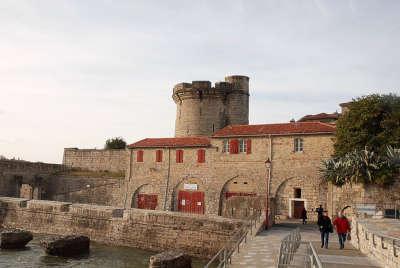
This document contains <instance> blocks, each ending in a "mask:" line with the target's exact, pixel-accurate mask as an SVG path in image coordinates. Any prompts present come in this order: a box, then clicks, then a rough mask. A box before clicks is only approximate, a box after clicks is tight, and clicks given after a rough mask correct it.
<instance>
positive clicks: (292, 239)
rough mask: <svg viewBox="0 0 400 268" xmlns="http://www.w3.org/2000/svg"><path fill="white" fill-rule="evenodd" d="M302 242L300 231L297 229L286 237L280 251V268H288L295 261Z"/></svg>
mask: <svg viewBox="0 0 400 268" xmlns="http://www.w3.org/2000/svg"><path fill="white" fill-rule="evenodd" d="M300 242H301V235H300V229H299V228H296V229H294V230H293V231H291V232H290V233H289V234H288V235H287V236H285V237H284V238H283V239H282V241H281V247H280V249H279V257H278V268H280V267H287V266H288V265H290V263H291V262H292V260H293V257H294V254H295V252H296V250H297V249H298V248H299V246H300Z"/></svg>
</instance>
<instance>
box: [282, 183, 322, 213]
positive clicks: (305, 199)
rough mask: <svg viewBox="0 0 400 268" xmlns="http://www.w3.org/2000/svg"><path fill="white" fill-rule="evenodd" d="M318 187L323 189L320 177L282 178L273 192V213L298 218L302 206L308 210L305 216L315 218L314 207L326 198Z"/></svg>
mask: <svg viewBox="0 0 400 268" xmlns="http://www.w3.org/2000/svg"><path fill="white" fill-rule="evenodd" d="M320 187H323V189H325V185H324V184H321V181H320V178H315V177H314V178H313V177H304V176H296V177H289V178H286V179H284V180H283V181H282V182H281V183H280V184H279V186H278V187H277V189H276V192H275V215H278V216H279V217H283V218H286V217H291V218H299V216H300V215H299V214H300V213H301V209H302V207H304V208H305V209H307V212H308V213H307V217H308V218H309V219H312V220H314V219H316V213H314V211H315V208H316V207H317V206H318V205H319V204H320V202H323V201H325V200H326V197H324V196H323V193H322V192H323V190H321V189H320ZM321 199H322V200H321Z"/></svg>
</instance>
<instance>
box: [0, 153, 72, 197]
mask: <svg viewBox="0 0 400 268" xmlns="http://www.w3.org/2000/svg"><path fill="white" fill-rule="evenodd" d="M64 169H65V167H64V166H63V165H59V164H48V163H41V162H28V161H20V160H0V196H1V195H3V196H19V194H20V193H19V190H20V187H21V185H22V184H26V183H29V184H32V185H34V184H35V183H38V179H37V178H38V177H40V178H41V180H42V181H43V179H46V178H48V177H49V176H51V175H52V174H54V173H56V172H59V171H62V170H64Z"/></svg>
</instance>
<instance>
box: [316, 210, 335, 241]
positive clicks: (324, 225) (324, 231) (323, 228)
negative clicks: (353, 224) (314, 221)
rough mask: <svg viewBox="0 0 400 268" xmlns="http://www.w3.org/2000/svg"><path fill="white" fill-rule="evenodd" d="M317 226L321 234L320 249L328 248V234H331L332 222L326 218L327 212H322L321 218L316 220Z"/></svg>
mask: <svg viewBox="0 0 400 268" xmlns="http://www.w3.org/2000/svg"><path fill="white" fill-rule="evenodd" d="M318 226H319V231H320V232H321V248H323V247H325V248H328V242H329V233H332V232H333V227H332V222H331V219H330V218H329V217H328V211H324V212H323V214H322V217H320V218H319V219H318Z"/></svg>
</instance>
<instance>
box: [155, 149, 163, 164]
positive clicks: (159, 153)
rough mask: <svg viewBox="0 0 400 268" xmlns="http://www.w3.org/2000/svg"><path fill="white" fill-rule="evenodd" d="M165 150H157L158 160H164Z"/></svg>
mask: <svg viewBox="0 0 400 268" xmlns="http://www.w3.org/2000/svg"><path fill="white" fill-rule="evenodd" d="M162 156H163V151H162V150H157V151H156V162H162Z"/></svg>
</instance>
